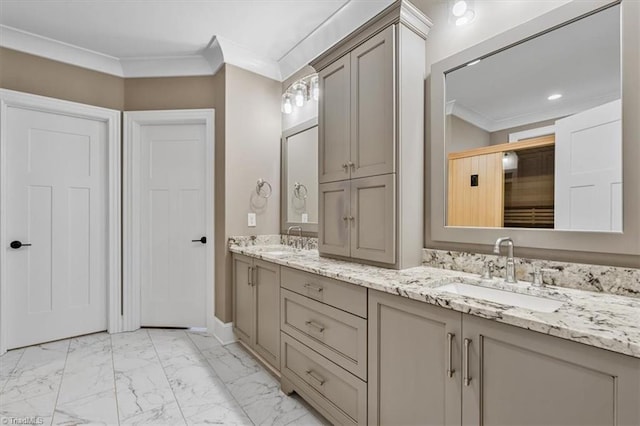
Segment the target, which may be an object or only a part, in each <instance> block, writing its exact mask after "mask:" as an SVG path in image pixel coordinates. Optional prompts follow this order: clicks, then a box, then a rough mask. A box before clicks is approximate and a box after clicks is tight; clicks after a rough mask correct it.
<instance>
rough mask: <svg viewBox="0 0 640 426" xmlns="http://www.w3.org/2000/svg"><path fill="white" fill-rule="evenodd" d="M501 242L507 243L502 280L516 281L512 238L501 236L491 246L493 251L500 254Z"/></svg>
mask: <svg viewBox="0 0 640 426" xmlns="http://www.w3.org/2000/svg"><path fill="white" fill-rule="evenodd" d="M502 243H506V244H507V249H508V251H507V265H506V268H505V277H504V281H505V282H507V283H517V282H518V280H516V262H515V260H514V259H513V240H512V239H511V238H510V237H502V238H498V239H497V240H496V244H495V245H494V246H493V252H494V253H495V254H500V246H502Z"/></svg>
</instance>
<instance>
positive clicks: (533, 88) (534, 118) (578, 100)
mask: <svg viewBox="0 0 640 426" xmlns="http://www.w3.org/2000/svg"><path fill="white" fill-rule="evenodd" d="M620 76H621V69H620V6H615V7H611V8H608V9H606V10H604V11H601V12H599V13H596V14H594V15H591V16H589V17H586V18H583V19H581V20H579V21H576V22H574V23H571V24H569V25H566V26H564V27H561V28H559V29H557V30H555V31H551V32H549V33H547V34H545V35H542V36H540V37H537V38H535V39H533V40H530V41H527V42H525V43H522V44H519V45H517V46H514V47H512V48H510V49H507V50H505V51H502V52H499V53H497V54H495V55H492V56H489V57H486V58H484V59H482V61H480V62H479V63H477V64H475V65H471V66H466V67H463V68H460V69H458V70H455V71H453V72H450V73H449V74H447V77H446V92H447V103H448V105H447V106H448V113H452V114H454V115H456V116H458V117H460V118H462V119H463V120H465V121H468V122H470V123H472V124H474V125H476V126H477V127H480V128H482V129H484V130H486V131H489V132H494V131H497V130H502V129H507V128H512V127H516V126H520V125H523V124H529V123H535V122H540V121H544V120H548V119H555V118H558V117H563V116H566V115H571V114H575V113H576V112H580V111H584V110H585V109H588V108H592V107H595V106H597V105H601V104H603V103H605V102H608V101H612V100H614V99H619V98H620V90H621V77H620ZM555 93H559V94H562V95H563V97H562V98H561V99H559V100H555V101H549V100H548V99H547V97H548V96H549V95H551V94H555Z"/></svg>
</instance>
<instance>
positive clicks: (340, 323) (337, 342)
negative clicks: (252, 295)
mask: <svg viewBox="0 0 640 426" xmlns="http://www.w3.org/2000/svg"><path fill="white" fill-rule="evenodd" d="M280 297H281V299H280V310H281V314H280V329H281V330H282V331H284V332H286V333H288V334H289V335H290V336H293V337H295V338H296V339H298V340H300V341H301V342H302V343H304V344H305V345H307V346H309V347H310V348H311V349H313V350H314V351H316V352H318V353H320V354H321V355H323V356H325V357H326V358H329V359H330V360H331V361H333V362H335V363H336V364H338V365H339V366H340V367H342V368H344V369H346V370H348V371H350V372H351V373H353V374H355V375H356V376H358V377H360V378H361V379H362V380H366V379H367V320H365V319H362V318H360V317H358V316H355V315H352V314H349V313H347V312H344V311H341V310H340V309H336V308H333V307H331V306H328V305H325V304H322V303H320V302H316V301H315V300H311V299H309V298H307V297H304V296H301V295H299V294H296V293H293V292H291V291H289V290H286V289H282V292H281V296H280Z"/></svg>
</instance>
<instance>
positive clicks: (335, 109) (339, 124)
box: [318, 55, 351, 183]
mask: <svg viewBox="0 0 640 426" xmlns="http://www.w3.org/2000/svg"><path fill="white" fill-rule="evenodd" d="M350 65H351V63H350V61H349V55H345V56H344V57H343V58H341V59H338V60H337V61H335V62H334V63H333V64H331V65H330V66H328V67H327V68H325V69H324V70H322V72H320V73H318V82H319V87H320V94H321V95H320V96H321V99H322V100H321V101H320V102H319V104H318V121H319V122H320V123H322V125H321V126H319V127H318V182H320V183H325V182H333V181H338V180H344V179H348V178H349V174H350V171H351V169H350V165H349V155H350V151H349V140H350V137H351V134H350V132H351V120H350V108H351V106H350V105H351V103H350V98H349V97H350V78H351V71H350Z"/></svg>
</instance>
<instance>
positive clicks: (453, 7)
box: [449, 0, 476, 27]
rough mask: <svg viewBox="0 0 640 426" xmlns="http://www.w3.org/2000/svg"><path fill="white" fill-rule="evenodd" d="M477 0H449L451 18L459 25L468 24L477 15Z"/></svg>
mask: <svg viewBox="0 0 640 426" xmlns="http://www.w3.org/2000/svg"><path fill="white" fill-rule="evenodd" d="M474 3H475V0H449V20H450V21H451V22H454V23H455V24H456V26H457V27H460V26H462V25H467V24H469V23H471V22H473V20H474V19H475V17H476V12H475V4H474Z"/></svg>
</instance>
